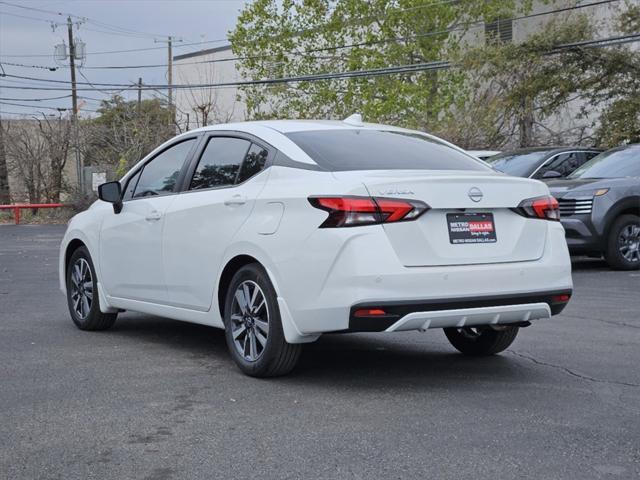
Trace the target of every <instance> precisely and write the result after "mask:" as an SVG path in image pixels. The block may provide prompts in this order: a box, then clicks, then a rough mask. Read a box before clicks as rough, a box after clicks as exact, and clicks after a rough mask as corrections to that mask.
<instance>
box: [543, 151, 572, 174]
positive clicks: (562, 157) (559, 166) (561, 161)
mask: <svg viewBox="0 0 640 480" xmlns="http://www.w3.org/2000/svg"><path fill="white" fill-rule="evenodd" d="M581 159H582V153H581V152H567V153H560V154H558V155H556V156H555V157H553V158H552V159H551V160H550V161H548V162H547V163H546V164H545V165H544V166H542V167H541V168H540V170H538V172H537V173H536V175H535V178H543V176H544V174H545V173H546V172H551V171H553V172H558V173H560V174H561V175H562V176H563V177H565V176H567V175H569V174H570V173H571V172H573V171H574V170H575V169H576V168H578V167H579V166H580V163H581Z"/></svg>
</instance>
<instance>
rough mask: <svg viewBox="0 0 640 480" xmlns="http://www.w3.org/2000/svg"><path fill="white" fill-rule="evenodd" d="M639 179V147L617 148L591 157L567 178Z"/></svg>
mask: <svg viewBox="0 0 640 480" xmlns="http://www.w3.org/2000/svg"><path fill="white" fill-rule="evenodd" d="M621 177H640V145H631V146H628V147H619V148H616V149H613V150H608V151H606V152H604V153H601V154H600V155H598V156H596V157H593V158H592V159H591V160H589V161H588V162H587V163H585V164H584V165H582V166H581V167H580V168H578V169H577V170H576V171H574V172H573V173H572V174H571V175H569V177H568V178H621Z"/></svg>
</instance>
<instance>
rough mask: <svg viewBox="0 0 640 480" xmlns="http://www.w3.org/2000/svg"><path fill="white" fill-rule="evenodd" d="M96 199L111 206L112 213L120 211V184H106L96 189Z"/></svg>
mask: <svg viewBox="0 0 640 480" xmlns="http://www.w3.org/2000/svg"><path fill="white" fill-rule="evenodd" d="M98 198H99V199H100V200H102V201H103V202H109V203H111V204H113V213H116V214H117V213H120V212H121V211H122V187H121V186H120V182H107V183H103V184H102V185H100V186H99V187H98Z"/></svg>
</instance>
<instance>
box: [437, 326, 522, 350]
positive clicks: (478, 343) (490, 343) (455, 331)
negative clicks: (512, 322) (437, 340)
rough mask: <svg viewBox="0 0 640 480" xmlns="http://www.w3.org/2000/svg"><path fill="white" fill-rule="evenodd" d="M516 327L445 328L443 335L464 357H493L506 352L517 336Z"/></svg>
mask: <svg viewBox="0 0 640 480" xmlns="http://www.w3.org/2000/svg"><path fill="white" fill-rule="evenodd" d="M518 330H519V328H518V327H507V326H505V327H497V328H493V327H464V328H445V329H444V333H445V335H446V336H447V338H448V339H449V342H450V343H451V345H453V346H454V347H455V348H456V349H457V350H458V351H460V352H462V353H464V354H465V355H475V356H483V355H494V354H496V353H500V352H502V351H503V350H506V349H507V348H508V347H509V345H511V344H512V343H513V341H514V340H515V339H516V335H517V334H518Z"/></svg>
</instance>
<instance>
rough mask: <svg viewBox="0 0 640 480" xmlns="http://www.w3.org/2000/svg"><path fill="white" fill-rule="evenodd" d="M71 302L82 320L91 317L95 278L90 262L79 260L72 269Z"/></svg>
mask: <svg viewBox="0 0 640 480" xmlns="http://www.w3.org/2000/svg"><path fill="white" fill-rule="evenodd" d="M71 302H72V305H73V311H74V312H75V314H76V315H77V316H78V318H80V319H81V320H84V319H85V318H87V317H88V316H89V312H90V311H91V304H92V303H93V277H92V275H91V267H89V262H87V260H86V259H84V258H79V259H78V260H76V262H75V263H74V264H73V267H72V268H71Z"/></svg>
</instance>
